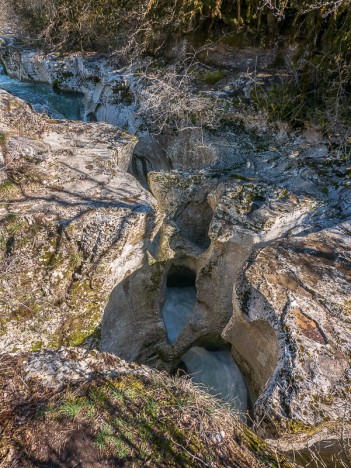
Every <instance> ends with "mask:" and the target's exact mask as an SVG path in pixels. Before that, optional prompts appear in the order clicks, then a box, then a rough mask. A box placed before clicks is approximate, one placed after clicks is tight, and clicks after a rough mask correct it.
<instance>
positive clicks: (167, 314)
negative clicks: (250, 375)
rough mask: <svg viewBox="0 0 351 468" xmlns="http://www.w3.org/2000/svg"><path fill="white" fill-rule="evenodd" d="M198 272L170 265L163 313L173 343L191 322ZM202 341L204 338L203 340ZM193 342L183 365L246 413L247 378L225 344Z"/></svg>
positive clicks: (212, 391) (196, 380)
mask: <svg viewBox="0 0 351 468" xmlns="http://www.w3.org/2000/svg"><path fill="white" fill-rule="evenodd" d="M196 293H197V291H196V273H195V271H193V270H192V269H190V268H189V267H187V266H184V265H171V267H170V269H169V270H168V274H167V279H166V290H165V301H164V304H163V306H162V308H161V313H162V317H163V321H164V325H165V329H166V332H167V337H168V340H169V342H170V343H175V342H176V341H177V339H178V337H179V336H180V335H181V333H182V331H183V330H184V328H185V327H186V325H187V324H188V323H189V322H190V319H191V316H192V313H193V310H194V307H195V305H196V302H197V297H196V296H197V294H196ZM200 342H201V339H200ZM205 343H206V339H204V340H203V344H202V345H198V344H194V346H192V347H190V348H189V349H188V350H187V351H186V352H185V353H184V354H183V355H182V356H181V358H180V359H181V364H180V368H181V369H182V370H183V371H184V372H185V373H186V374H187V375H189V376H190V378H191V380H192V381H193V382H194V383H195V385H201V386H202V387H204V388H205V389H206V390H207V391H208V392H209V393H210V394H212V395H213V396H215V397H216V398H219V399H220V400H222V401H224V402H225V403H228V404H229V405H230V406H231V407H232V408H233V409H234V410H235V411H237V412H238V413H240V414H246V412H247V411H248V409H249V399H250V398H249V392H248V390H247V386H246V383H245V379H244V377H243V375H242V373H241V371H240V369H239V367H238V365H237V363H236V362H235V360H234V359H233V356H232V354H231V352H230V350H229V349H227V348H226V347H225V346H213V345H212V346H211V347H209V346H205Z"/></svg>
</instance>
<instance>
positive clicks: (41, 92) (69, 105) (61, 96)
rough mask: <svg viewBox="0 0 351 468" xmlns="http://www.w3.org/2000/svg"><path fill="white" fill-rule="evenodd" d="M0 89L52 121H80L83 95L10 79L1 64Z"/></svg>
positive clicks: (42, 84) (43, 84)
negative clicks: (25, 102) (52, 119)
mask: <svg viewBox="0 0 351 468" xmlns="http://www.w3.org/2000/svg"><path fill="white" fill-rule="evenodd" d="M0 89H4V90H5V91H8V92H9V93H11V94H13V95H14V96H17V97H19V98H21V99H23V100H24V101H27V102H28V103H30V104H31V105H32V107H33V109H34V110H36V111H37V112H40V113H42V114H47V115H49V116H50V117H52V118H54V119H67V120H82V116H83V97H84V96H83V94H80V93H72V92H67V91H59V90H56V89H54V88H53V87H52V86H51V85H49V84H46V83H36V82H32V81H20V80H17V79H15V78H11V77H9V76H8V75H7V74H6V73H5V70H4V67H3V66H2V65H1V64H0Z"/></svg>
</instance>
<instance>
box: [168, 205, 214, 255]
mask: <svg viewBox="0 0 351 468" xmlns="http://www.w3.org/2000/svg"><path fill="white" fill-rule="evenodd" d="M212 217H213V210H212V208H211V206H210V204H209V203H208V201H207V200H203V201H202V202H197V201H191V202H190V203H188V204H186V206H184V207H182V208H181V209H180V210H179V212H178V213H177V214H176V216H175V222H176V223H177V226H178V227H179V229H180V231H181V234H182V236H183V238H184V240H185V243H188V244H190V245H195V246H196V247H199V248H201V250H207V249H208V247H209V246H210V245H211V240H210V238H209V235H208V231H209V227H210V224H211V221H212Z"/></svg>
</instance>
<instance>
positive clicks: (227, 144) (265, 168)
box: [0, 47, 351, 460]
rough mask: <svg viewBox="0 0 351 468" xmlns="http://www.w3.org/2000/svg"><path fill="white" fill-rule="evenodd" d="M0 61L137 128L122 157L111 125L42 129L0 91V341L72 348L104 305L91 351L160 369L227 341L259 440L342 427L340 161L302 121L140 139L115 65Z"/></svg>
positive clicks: (345, 170) (39, 58)
mask: <svg viewBox="0 0 351 468" xmlns="http://www.w3.org/2000/svg"><path fill="white" fill-rule="evenodd" d="M1 54H2V59H3V60H4V62H5V64H6V68H7V70H8V71H9V72H10V73H12V74H14V75H16V76H20V77H22V78H31V79H35V80H41V81H46V82H49V83H51V84H55V85H56V86H60V87H62V88H63V89H69V90H75V91H80V92H83V93H84V95H85V106H86V117H88V116H89V115H90V118H91V119H97V120H105V121H108V122H111V123H113V124H116V123H117V124H119V125H121V126H122V127H124V128H125V129H127V130H130V131H132V132H133V133H134V132H136V133H138V135H140V136H141V146H140V145H139V146H138V147H137V148H136V149H134V146H135V143H136V140H135V139H133V138H132V137H131V136H130V135H128V134H126V133H122V132H121V131H119V130H117V129H116V128H115V127H111V126H110V125H107V124H97V123H82V122H79V123H72V122H57V121H52V120H50V119H47V118H46V117H40V116H38V115H36V114H34V113H33V112H32V111H31V110H30V108H29V107H28V106H26V105H24V104H23V103H21V102H20V101H19V100H16V99H14V98H12V97H10V96H9V95H8V94H6V93H1V95H0V97H1V101H0V104H1V103H2V109H3V111H2V114H1V115H2V117H0V124H1V125H2V129H0V131H1V132H2V133H1V134H0V138H1V139H0V143H1V152H2V155H3V156H2V159H0V162H1V164H2V165H3V166H4V168H5V169H6V174H7V179H4V181H3V182H2V185H1V186H0V197H2V200H3V201H5V202H6V203H7V205H4V206H5V207H4V208H3V213H4V218H3V219H4V222H3V225H2V226H3V227H2V230H3V232H2V238H1V239H3V241H2V242H3V253H2V255H3V271H4V276H3V278H4V279H3V286H2V288H3V289H2V291H3V293H4V299H3V304H4V307H5V309H4V310H5V311H6V313H5V315H4V317H5V318H4V319H1V320H2V324H3V327H4V328H3V330H4V332H3V334H2V338H3V341H2V342H3V349H7V350H9V349H10V350H11V349H13V348H14V349H15V348H16V347H19V348H20V349H28V348H33V347H34V348H35V347H38V348H40V347H43V346H54V345H57V344H61V343H64V344H65V343H68V344H81V343H82V342H84V341H85V340H86V337H87V335H89V333H91V332H92V331H93V330H94V328H95V327H96V326H97V325H98V323H99V322H100V321H101V314H102V310H103V309H104V317H103V322H102V337H101V343H100V346H101V349H102V350H103V351H107V352H110V353H113V354H116V355H118V356H120V357H122V358H124V359H126V360H128V361H138V362H140V363H145V364H149V365H151V366H154V367H156V368H159V369H165V370H167V371H169V372H175V371H177V370H179V369H183V368H184V361H182V358H183V356H184V355H185V354H186V353H187V352H189V350H191V349H194V348H204V349H206V350H210V351H219V350H223V349H225V350H230V352H231V354H232V357H233V359H234V360H235V362H236V363H237V365H238V368H239V369H240V371H241V373H242V374H243V376H244V378H245V381H246V384H247V387H248V390H249V393H250V396H251V399H252V402H253V408H252V409H253V411H252V416H253V419H254V420H255V423H257V424H258V423H260V424H259V427H258V430H259V431H261V434H263V435H265V436H267V435H269V436H270V437H272V438H273V437H274V438H277V437H279V436H281V435H282V434H283V433H284V432H285V431H290V430H294V431H297V432H301V433H304V434H305V436H306V437H305V438H303V437H301V440H302V442H301V444H305V445H304V446H305V448H306V446H308V444H309V440H310V439H309V436H311V437H312V435H315V433H316V432H315V431H317V432H318V433H321V434H322V433H328V434H329V433H331V432H332V431H334V432H335V427H337V426H338V425H340V426H341V425H342V427H346V426H347V425H348V424H349V421H350V419H351V415H350V408H351V401H350V385H351V374H350V372H351V369H350V351H351V350H350V342H351V329H350V310H351V309H350V307H351V305H350V297H351V276H350V271H351V241H350V239H351V237H350V233H351V222H350V219H351V195H350V193H351V189H350V180H349V178H350V172H349V167H348V162H347V161H348V160H347V159H345V157H343V156H342V155H340V152H338V151H335V150H334V149H333V145H332V143H331V142H328V141H327V140H325V139H323V138H322V137H321V135H319V134H318V133H317V132H315V131H312V130H311V129H305V130H304V131H300V132H292V133H290V134H288V133H287V132H286V129H284V127H283V126H280V127H276V130H277V134H276V135H273V136H272V135H269V134H267V133H264V132H263V129H262V128H261V130H262V131H261V132H260V133H259V134H256V135H253V134H252V132H250V131H247V129H246V130H245V129H243V128H238V127H237V126H235V125H234V128H233V126H230V124H229V123H228V122H227V123H226V124H223V128H221V129H220V131H219V130H218V131H213V132H208V131H206V130H204V131H203V132H198V130H191V131H189V132H184V133H181V134H177V135H162V134H161V135H158V136H157V137H155V136H152V135H151V134H149V133H148V132H147V131H144V130H143V122H142V121H141V120H140V115H139V114H138V112H135V111H137V110H138V104H140V102H139V100H140V99H141V96H142V92H143V89H142V88H140V82H139V81H138V80H137V78H136V76H135V75H133V73H130V70H129V71H128V73H127V72H126V70H124V71H118V70H115V69H113V68H111V67H112V66H111V65H109V64H107V62H104V63H103V62H101V60H100V61H95V59H94V58H92V57H90V58H82V57H81V56H80V55H72V56H69V57H67V58H63V59H61V58H58V57H55V56H45V55H40V54H38V53H31V52H27V51H23V50H21V49H18V48H16V47H15V48H10V49H8V48H4V49H3V50H2V52H1ZM57 80H58V81H57ZM5 111H6V112H5ZM0 112H1V107H0ZM18 119H20V122H21V123H22V127H23V130H22V129H21V131H19V130H18V127H17V124H16V122H18ZM278 129H279V131H280V132H279V133H278ZM265 130H267V127H265ZM1 135H4V136H3V137H1ZM116 138H117V139H116ZM200 141H201V145H199V144H198V143H199V142H200ZM133 151H134V153H133V155H132V152H133ZM128 168H129V170H130V171H131V172H133V173H134V175H136V176H138V178H139V179H140V180H142V181H143V183H144V186H148V187H149V188H150V191H151V193H149V192H147V191H146V190H145V189H143V188H142V187H141V185H140V184H139V183H138V182H136V180H135V179H134V178H133V177H132V176H131V175H129V174H128V173H126V170H127V169H128ZM152 169H154V170H152ZM78 181H79V183H78ZM1 187H3V189H2V190H3V191H2V195H1ZM33 239H35V241H34V240H33ZM18 282H19V286H18ZM15 285H16V287H17V289H15ZM33 285H34V286H33ZM184 288H191V291H192V292H191V294H193V292H194V288H195V292H196V302H195V304H194V306H193V307H192V306H191V304H190V306H191V307H192V309H191V310H188V309H187V310H186V311H185V312H182V311H180V313H182V314H183V316H184V317H185V318H186V319H185V320H184V323H183V322H182V326H181V327H180V328H179V329H178V328H177V329H176V331H175V332H174V334H170V329H168V330H167V328H166V326H167V320H168V318H167V319H166V318H165V317H164V315H163V314H162V310H163V307H164V305H165V304H167V300H169V298H170V297H171V296H172V294H173V293H176V296H177V295H179V294H181V290H182V289H184ZM169 289H172V292H170V291H169ZM111 291H112V292H111ZM110 293H111V295H110ZM172 301H174V297H173V299H172ZM184 302H190V303H191V301H188V300H185V301H184ZM187 314H188V315H187ZM184 317H183V318H184ZM169 320H170V321H172V317H170V319H169ZM77 326H78V327H79V333H78V332H77ZM81 332H82V333H81ZM172 333H173V332H172ZM331 428H332V429H331ZM323 431H324V432H323ZM328 431H329V432H328ZM311 434H312V435H311ZM329 435H330V434H329ZM329 435H328V436H326V438H327V439H328V437H329ZM333 437H334V436H333ZM337 437H338V438H339V440H341V438H342V435H340V433H338V436H337ZM347 437H348V436H347ZM312 438H313V437H312ZM282 440H283V439H282ZM284 440H285V439H284ZM311 440H312V439H311ZM313 440H315V439H313ZM312 443H314V442H313V441H312V442H311V444H312ZM282 444H283V442H282ZM301 444H300V445H299V447H301ZM281 447H282V448H283V450H284V451H285V450H286V451H288V450H289V449H288V448H287V446H286V445H284V444H283V445H282V446H281ZM299 450H300V449H299ZM301 450H302V449H301ZM348 456H349V455H348V454H347V453H346V452H345V454H344V455H343V457H344V458H343V460H345V459H347V457H348ZM345 457H346V458H345Z"/></svg>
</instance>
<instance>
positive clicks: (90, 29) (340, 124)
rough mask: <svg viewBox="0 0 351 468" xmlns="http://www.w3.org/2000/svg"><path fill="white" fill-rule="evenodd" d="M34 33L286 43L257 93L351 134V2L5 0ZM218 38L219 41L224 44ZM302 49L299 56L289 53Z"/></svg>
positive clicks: (155, 42) (279, 108) (89, 43)
mask: <svg viewBox="0 0 351 468" xmlns="http://www.w3.org/2000/svg"><path fill="white" fill-rule="evenodd" d="M2 1H3V2H5V4H6V5H7V6H8V7H10V8H11V9H12V10H13V11H14V12H15V13H16V15H17V16H18V17H19V19H20V22H21V24H22V26H23V27H24V28H25V29H26V30H27V31H28V32H29V33H30V34H31V35H32V37H33V38H38V37H39V38H40V44H41V45H42V44H43V43H44V44H46V46H48V47H49V48H54V49H56V50H66V51H67V50H97V51H104V52H106V51H116V50H117V51H118V52H119V57H124V58H125V59H126V60H128V61H131V60H134V59H136V58H138V57H140V56H142V55H144V54H148V55H165V54H167V51H169V49H170V48H171V47H173V46H174V44H175V43H177V41H179V40H182V39H184V38H186V39H187V41H188V42H189V43H191V44H193V46H194V47H195V48H196V47H200V48H201V46H202V45H203V44H205V43H207V42H208V41H209V40H210V41H212V42H213V41H218V40H219V43H220V42H221V41H222V43H223V41H224V42H225V44H226V46H228V45H230V46H232V47H234V48H235V47H246V46H248V47H251V46H254V47H257V48H262V47H271V48H275V49H277V48H278V49H279V48H281V50H282V60H281V62H282V63H281V64H280V67H279V69H280V71H281V73H280V74H279V75H278V76H277V77H278V80H277V81H275V83H274V84H273V86H272V87H271V88H270V90H269V92H268V93H267V89H266V88H265V89H264V90H262V89H258V90H256V93H255V99H256V101H257V105H258V107H259V108H260V109H263V108H264V110H267V111H268V113H269V115H270V117H271V119H273V120H275V119H278V120H285V121H289V122H291V123H292V124H293V125H303V124H304V122H312V123H313V124H315V125H317V126H319V127H320V128H322V130H323V131H324V132H325V133H329V134H332V133H336V134H340V133H343V134H344V140H345V141H346V140H347V138H348V137H349V131H348V128H349V126H350V125H349V124H350V107H351V94H350V93H351V67H350V53H349V44H350V39H351V9H350V8H349V7H350V0H330V1H324V0H303V1H298V0H289V1H288V0H280V1H278V0H236V1H231V0H191V1H186V0H172V1H168V0H132V1H131V0H94V1H92V0H88V1H87V0H74V1H72V0H34V1H33V0H2ZM217 44H218V42H217ZM289 48H291V49H294V51H295V52H294V54H293V59H292V60H290V59H287V58H286V57H284V55H285V52H284V51H286V49H289Z"/></svg>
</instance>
